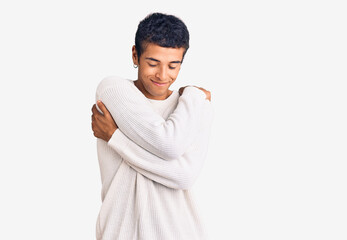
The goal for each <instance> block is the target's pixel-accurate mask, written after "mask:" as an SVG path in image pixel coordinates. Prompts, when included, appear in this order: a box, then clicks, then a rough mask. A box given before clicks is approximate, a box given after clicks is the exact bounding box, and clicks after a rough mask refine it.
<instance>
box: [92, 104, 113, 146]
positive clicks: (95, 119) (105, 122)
mask: <svg viewBox="0 0 347 240" xmlns="http://www.w3.org/2000/svg"><path fill="white" fill-rule="evenodd" d="M97 104H98V107H99V109H100V110H101V111H102V112H103V114H102V113H100V112H99V111H98V109H97V108H96V105H95V104H94V105H93V107H92V112H93V114H92V129H93V132H94V136H95V137H97V138H100V139H103V140H105V141H106V142H108V141H109V140H110V138H111V137H112V135H113V133H114V132H115V131H116V130H117V128H118V126H117V124H116V122H115V121H114V120H113V118H112V115H111V114H110V112H109V111H108V110H107V108H106V106H105V105H104V104H103V103H102V102H101V101H98V102H97Z"/></svg>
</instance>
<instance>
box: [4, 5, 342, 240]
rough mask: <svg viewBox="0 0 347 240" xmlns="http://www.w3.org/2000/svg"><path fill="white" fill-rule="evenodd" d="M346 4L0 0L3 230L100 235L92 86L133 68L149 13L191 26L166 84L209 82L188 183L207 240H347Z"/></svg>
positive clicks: (47, 235)
mask: <svg viewBox="0 0 347 240" xmlns="http://www.w3.org/2000/svg"><path fill="white" fill-rule="evenodd" d="M343 2H344V1H307V0H301V1H296V0H294V1H293V0H292V1H268V0H267V1H248V0H244V1H220V0H215V1H208V2H204V1H196V2H193V1H187V0H185V1H178V0H176V1H153V0H149V1H74V0H69V1H67V0H60V1H37V0H36V1H2V2H1V3H0V31H1V32H0V34H1V37H0V43H1V44H0V80H1V85H0V104H1V106H0V107H1V108H0V111H1V118H0V121H1V122H0V136H1V151H0V159H1V162H0V191H1V199H0V201H1V204H0V226H1V230H0V239H6V240H9V239H45V240H46V239H50V240H52V239H59V240H61V239H95V237H94V236H95V223H96V218H97V214H98V211H99V208H100V206H101V179H100V174H99V166H98V161H97V156H96V144H95V143H96V141H95V138H94V136H93V135H92V131H91V119H90V118H91V111H90V109H91V107H92V104H93V103H94V97H95V90H96V86H97V84H98V83H99V81H100V80H101V79H102V78H103V77H105V76H108V75H119V76H123V77H127V78H130V79H135V78H136V70H135V69H133V67H132V61H131V47H132V45H133V44H134V37H135V31H136V29H137V25H138V23H139V21H140V20H142V19H143V18H144V17H145V16H146V15H147V14H148V13H151V12H155V11H160V12H164V13H169V14H174V15H176V16H178V17H180V18H182V19H183V21H184V22H185V23H186V24H187V26H188V29H189V31H190V34H191V42H190V44H191V48H190V49H189V50H188V52H187V55H186V57H185V62H184V63H183V66H182V70H181V73H180V75H179V78H178V79H177V81H176V82H175V83H174V85H172V88H171V89H178V88H179V87H180V86H185V85H187V84H193V85H197V86H202V87H204V88H206V89H208V90H210V91H211V92H212V102H213V104H214V107H215V120H214V126H213V130H212V137H211V142H210V148H209V155H208V159H207V162H206V165H205V167H204V169H203V172H202V173H201V175H200V178H199V179H198V181H197V182H196V184H195V193H196V198H197V199H198V203H199V205H200V208H201V214H202V215H203V216H204V218H205V220H206V223H207V226H208V231H209V233H210V237H211V239H212V240H215V239H216V240H217V239H218V240H219V239H228V240H229V239H231V240H246V239H247V240H248V239H249V240H256V239H266V240H270V239H273V240H278V239H280V240H282V239H295V240H298V239H303V240H307V239H314V240H316V239H329V240H331V239H334V240H338V239H347V207H346V202H347V194H346V188H347V177H346V170H347V167H346V160H347V153H346V147H347V137H346V136H347V128H346V122H347V114H346V110H347V104H346V103H347V97H346V92H347V88H346V80H347V74H346V66H347V65H346V64H347V48H346V45H347V44H346V43H347V35H346V29H347V17H346V16H347V14H346V12H347V8H346V7H345V6H344V5H343Z"/></svg>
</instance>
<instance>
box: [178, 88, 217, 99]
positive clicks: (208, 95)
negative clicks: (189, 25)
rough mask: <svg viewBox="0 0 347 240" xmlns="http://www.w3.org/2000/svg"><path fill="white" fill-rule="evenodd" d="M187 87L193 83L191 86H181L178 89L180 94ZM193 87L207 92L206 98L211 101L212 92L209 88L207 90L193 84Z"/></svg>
mask: <svg viewBox="0 0 347 240" xmlns="http://www.w3.org/2000/svg"><path fill="white" fill-rule="evenodd" d="M186 87H191V85H190V86H185V87H181V88H180V89H179V90H178V93H179V94H180V96H181V95H182V94H183V91H184V89H185V88H186ZM193 87H196V88H198V89H200V90H201V91H203V92H204V93H205V94H206V99H207V100H209V101H211V92H210V91H208V90H206V89H204V88H202V87H197V86H193Z"/></svg>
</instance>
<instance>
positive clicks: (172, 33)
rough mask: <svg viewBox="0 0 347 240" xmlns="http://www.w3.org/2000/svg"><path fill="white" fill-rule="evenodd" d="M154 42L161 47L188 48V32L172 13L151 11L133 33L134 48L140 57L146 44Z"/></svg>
mask: <svg viewBox="0 0 347 240" xmlns="http://www.w3.org/2000/svg"><path fill="white" fill-rule="evenodd" d="M148 43H154V44H156V45H159V46H161V47H171V48H181V47H183V48H185V51H184V53H183V56H182V61H183V58H184V55H185V54H186V52H187V50H188V48H189V32H188V29H187V26H186V25H185V24H184V22H183V21H182V20H181V19H179V18H178V17H175V16H173V15H168V14H163V13H151V14H149V15H147V16H146V17H145V18H144V19H143V20H142V21H141V22H140V23H139V25H138V27H137V31H136V35H135V48H136V52H137V55H138V58H139V59H140V56H141V54H142V53H143V51H144V50H145V48H146V44H148Z"/></svg>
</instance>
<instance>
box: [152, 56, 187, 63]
mask: <svg viewBox="0 0 347 240" xmlns="http://www.w3.org/2000/svg"><path fill="white" fill-rule="evenodd" d="M146 59H148V60H152V61H155V62H160V61H159V60H158V59H155V58H151V57H147V58H146ZM170 63H182V62H181V61H171V62H170Z"/></svg>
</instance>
